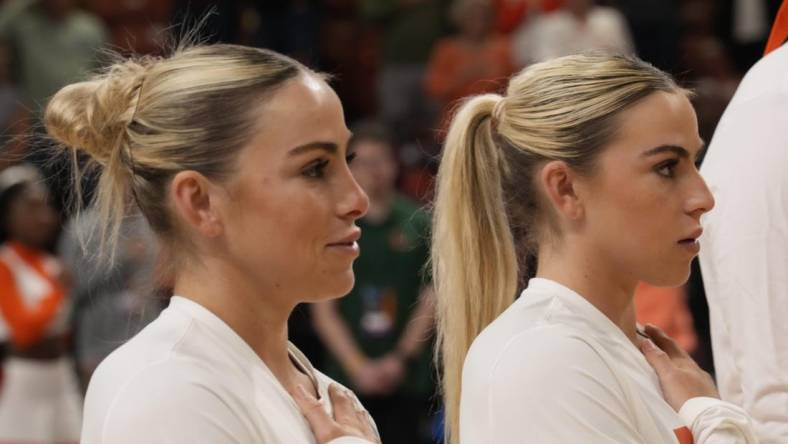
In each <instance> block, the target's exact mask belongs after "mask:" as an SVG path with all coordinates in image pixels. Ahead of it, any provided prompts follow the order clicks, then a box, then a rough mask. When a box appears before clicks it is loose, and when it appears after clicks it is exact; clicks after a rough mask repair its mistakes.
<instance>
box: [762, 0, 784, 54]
mask: <svg viewBox="0 0 788 444" xmlns="http://www.w3.org/2000/svg"><path fill="white" fill-rule="evenodd" d="M786 39H788V0H783V4H782V5H781V6H780V11H779V12H778V13H777V18H776V19H775V20H774V25H773V26H772V32H771V34H769V41H768V42H767V43H766V51H765V52H764V53H763V55H766V54H769V53H770V52H772V51H774V50H775V49H777V48H779V47H780V46H782V44H783V43H785V40H786Z"/></svg>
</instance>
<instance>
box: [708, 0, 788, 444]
mask: <svg viewBox="0 0 788 444" xmlns="http://www.w3.org/2000/svg"><path fill="white" fill-rule="evenodd" d="M781 15H782V16H783V20H782V25H781V29H779V28H780V26H779V25H780V22H779V21H778V26H777V27H775V31H776V32H775V33H773V36H775V37H777V38H775V39H774V40H773V43H774V44H773V45H771V43H772V42H770V46H772V48H776V49H774V51H773V52H771V53H769V54H768V55H767V56H766V57H764V58H763V59H761V60H760V61H759V62H758V63H756V64H755V65H754V66H753V67H752V68H751V69H750V70H749V72H748V73H747V75H746V76H745V77H744V79H743V80H742V82H741V84H740V85H739V88H738V90H737V91H736V94H735V95H734V97H733V99H732V100H731V102H730V103H729V104H728V108H727V109H726V110H725V113H724V114H723V116H722V118H721V119H720V122H719V124H718V125H717V129H716V131H715V133H714V138H713V139H712V141H711V143H710V145H709V154H708V155H707V156H706V158H705V159H704V161H703V167H702V168H701V173H702V174H703V177H704V178H705V179H706V181H707V183H708V184H709V187H710V188H711V190H712V192H713V193H714V194H715V196H717V202H718V205H717V208H716V209H715V210H714V211H713V212H711V213H710V214H709V215H708V216H707V217H706V218H704V225H705V226H706V234H705V235H704V236H703V241H702V242H701V245H702V247H703V248H702V253H701V255H700V265H701V271H702V275H703V284H704V287H705V290H706V297H707V299H708V301H709V320H710V323H711V343H712V350H713V351H714V368H715V373H716V377H717V383H718V385H719V388H720V394H721V395H722V399H725V400H727V401H730V402H732V403H734V404H736V405H739V406H741V407H743V408H745V409H747V410H748V411H749V412H750V413H751V414H752V417H753V420H754V423H755V428H756V430H757V433H758V436H759V438H760V440H761V442H762V443H764V444H776V443H785V442H788V236H787V235H786V230H787V229H788V228H787V227H788V197H786V196H788V175H786V172H785V166H786V165H788V150H786V138H785V131H786V128H788V47H787V46H785V45H783V46H780V45H782V43H783V41H784V40H785V36H786V35H788V32H786V30H788V2H783V11H781Z"/></svg>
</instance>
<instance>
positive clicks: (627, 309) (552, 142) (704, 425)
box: [432, 55, 757, 444]
mask: <svg viewBox="0 0 788 444" xmlns="http://www.w3.org/2000/svg"><path fill="white" fill-rule="evenodd" d="M688 96H689V92H688V91H686V90H683V89H681V88H680V87H678V86H677V85H676V84H675V83H674V81H673V80H672V79H671V78H670V77H669V76H668V75H667V74H665V73H663V72H661V71H659V70H658V69H656V68H654V67H653V66H651V65H649V64H647V63H645V62H642V61H640V60H638V59H635V58H630V57H625V56H609V55H577V56H568V57H564V58H558V59H554V60H552V61H548V62H545V63H541V64H537V65H533V66H531V67H529V68H527V69H525V70H524V71H522V72H521V73H519V74H517V75H516V76H514V77H513V78H512V79H511V80H510V82H509V85H508V89H507V90H506V93H505V95H503V96H499V95H496V94H487V95H482V96H476V97H472V98H470V99H468V100H467V101H466V102H465V103H464V104H463V105H462V106H461V107H460V109H459V110H458V112H457V113H456V115H455V116H454V118H453V120H452V122H451V126H450V129H449V132H448V135H447V139H446V142H445V148H444V152H443V159H442V162H441V165H440V169H439V172H438V179H437V191H436V197H435V208H434V211H435V212H434V221H433V231H432V233H433V243H432V248H433V251H432V266H433V277H434V282H435V286H436V291H437V313H438V340H439V344H438V346H439V351H440V357H441V358H440V364H441V366H442V376H443V379H442V385H443V395H444V399H445V406H446V418H447V419H446V431H447V434H448V442H449V443H451V444H458V443H461V444H508V443H529V444H556V443H584V444H610V443H620V444H624V443H626V444H633V443H639V444H657V443H679V444H691V443H704V444H720V443H726V444H730V443H742V444H743V443H748V444H752V443H756V442H757V439H756V438H755V436H754V434H753V429H752V422H751V420H750V418H749V416H748V415H747V413H746V412H744V411H743V410H741V409H740V408H738V407H736V406H734V405H732V404H729V403H726V402H723V401H720V400H719V399H718V395H717V391H716V389H715V387H714V384H713V382H712V380H711V378H710V376H709V375H708V374H706V373H705V372H703V371H702V370H701V369H700V368H699V367H698V366H697V365H696V364H695V363H694V362H693V361H692V359H691V358H690V357H689V356H688V355H687V354H686V353H684V352H683V351H682V350H681V349H680V348H679V347H678V346H677V345H676V344H675V342H673V341H672V340H671V339H670V338H669V337H667V336H666V335H665V334H664V333H662V332H661V331H660V330H658V329H656V328H654V327H652V326H647V327H646V328H645V329H642V328H641V327H640V326H638V325H637V324H636V322H635V311H634V306H633V295H634V291H635V287H636V285H637V283H638V282H640V281H643V282H647V283H649V284H651V285H655V286H678V285H681V284H683V283H684V282H685V281H686V280H687V278H688V276H689V272H690V262H691V261H692V259H693V258H694V257H695V256H696V255H697V253H698V248H699V247H698V238H699V237H700V235H701V233H702V228H701V216H702V215H703V214H704V213H706V212H708V211H710V210H711V209H712V207H713V206H714V199H713V197H712V195H711V193H710V192H709V189H708V188H707V187H706V184H705V183H704V181H703V179H702V178H701V176H700V175H699V174H698V170H697V168H696V165H695V162H696V159H698V158H699V155H700V153H701V150H702V149H703V145H704V142H703V141H702V140H701V139H700V137H699V136H698V127H697V118H696V115H695V112H694V110H693V108H692V105H691V104H690V101H689V99H688ZM531 276H533V278H531V279H530V280H529V279H528V278H529V277H531ZM518 291H522V293H520V296H519V298H517V299H516V300H515V297H516V295H517V293H518Z"/></svg>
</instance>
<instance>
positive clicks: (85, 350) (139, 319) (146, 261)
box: [59, 208, 162, 387]
mask: <svg viewBox="0 0 788 444" xmlns="http://www.w3.org/2000/svg"><path fill="white" fill-rule="evenodd" d="M98 224H99V217H98V211H97V210H95V209H93V208H91V209H89V210H87V211H86V212H84V213H81V214H80V215H79V216H78V217H77V218H75V219H73V220H72V221H71V222H70V223H69V225H68V227H67V228H66V230H65V232H64V235H63V238H62V239H61V242H60V245H59V251H60V256H61V257H62V258H63V261H64V262H65V263H66V265H67V266H68V268H69V269H71V270H79V273H78V274H77V275H76V276H75V279H74V285H73V288H72V292H71V295H72V299H73V301H74V316H73V320H74V322H73V324H74V349H75V352H76V358H77V368H78V370H79V373H80V379H81V382H82V384H83V387H86V386H87V382H88V381H89V380H90V376H91V375H92V374H93V371H94V370H95V369H96V367H97V366H98V364H99V363H100V362H101V361H103V360H104V358H106V357H107V356H108V355H109V354H110V353H111V352H112V351H113V350H115V349H116V348H117V347H118V346H120V345H121V344H123V343H124V342H125V341H126V340H128V339H129V338H131V337H132V336H134V335H135V334H136V333H137V332H138V331H140V330H141V329H142V328H143V327H144V326H146V325H147V324H148V323H150V321H152V320H153V319H155V318H156V317H157V316H158V315H159V312H160V311H161V309H162V303H161V300H159V299H155V298H154V290H155V283H154V282H155V278H154V275H153V266H154V263H155V262H156V252H155V251H153V248H154V247H153V246H154V245H155V244H156V243H155V240H154V237H153V234H152V232H151V231H150V229H149V228H148V225H147V222H145V220H144V219H143V218H142V217H141V216H135V217H132V218H129V219H127V220H125V221H124V222H123V225H122V226H121V235H120V240H119V242H118V247H117V250H116V252H115V257H114V260H113V263H112V265H111V266H110V265H103V264H102V262H100V261H99V260H98V255H97V253H96V252H97V251H99V250H100V248H99V241H98V236H97V233H99V232H100V230H101V227H100V226H99V225H98Z"/></svg>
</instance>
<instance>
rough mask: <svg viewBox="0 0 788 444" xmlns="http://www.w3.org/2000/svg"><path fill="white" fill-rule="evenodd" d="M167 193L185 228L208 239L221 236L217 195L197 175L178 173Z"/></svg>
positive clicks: (213, 189) (205, 181)
mask: <svg viewBox="0 0 788 444" xmlns="http://www.w3.org/2000/svg"><path fill="white" fill-rule="evenodd" d="M169 190H170V198H171V199H172V202H173V204H174V207H175V212H176V213H177V215H178V216H179V217H180V219H181V220H182V221H183V222H184V223H185V224H186V225H187V226H188V227H190V228H191V229H193V230H194V231H196V232H197V233H199V234H201V235H203V236H205V237H208V238H215V237H217V236H220V235H221V234H222V232H223V230H224V226H223V224H222V218H221V217H220V212H219V205H218V195H217V194H216V187H215V185H213V184H212V183H211V181H210V180H208V179H207V178H206V177H205V176H203V175H202V174H200V173H198V172H196V171H191V170H188V171H181V172H179V173H178V174H176V175H175V177H173V178H172V181H171V182H170V187H169Z"/></svg>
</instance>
